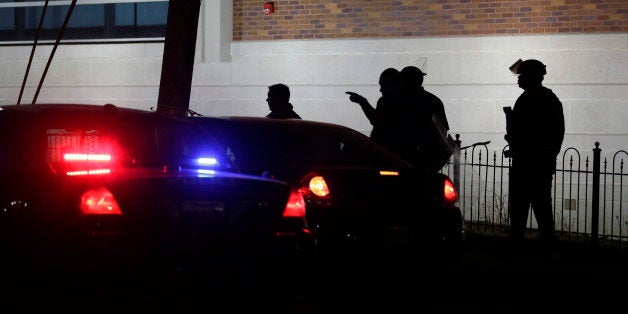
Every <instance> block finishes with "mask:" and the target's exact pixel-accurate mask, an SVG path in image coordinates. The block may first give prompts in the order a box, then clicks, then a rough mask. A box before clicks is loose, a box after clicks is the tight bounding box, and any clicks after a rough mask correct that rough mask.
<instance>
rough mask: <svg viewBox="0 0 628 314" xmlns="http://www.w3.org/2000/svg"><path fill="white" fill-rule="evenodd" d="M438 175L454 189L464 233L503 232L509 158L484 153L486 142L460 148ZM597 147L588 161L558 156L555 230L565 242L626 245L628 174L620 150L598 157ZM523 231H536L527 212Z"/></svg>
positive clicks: (571, 154) (573, 153)
mask: <svg viewBox="0 0 628 314" xmlns="http://www.w3.org/2000/svg"><path fill="white" fill-rule="evenodd" d="M456 143H457V145H458V149H457V150H455V152H454V155H453V156H452V158H451V160H450V162H449V163H448V164H446V165H445V166H444V167H443V169H442V170H441V172H443V173H446V174H447V175H449V176H450V177H451V178H452V179H453V180H454V183H455V185H456V187H457V188H458V193H459V196H460V201H459V206H460V208H461V210H462V213H463V217H464V219H465V222H466V225H467V228H468V229H470V230H472V231H479V232H488V233H500V234H501V233H506V232H507V231H508V228H509V216H508V177H509V169H510V166H511V159H510V158H508V157H505V156H504V151H505V150H506V149H507V148H508V146H507V145H506V146H505V147H504V148H503V149H501V151H496V150H493V151H491V150H489V148H488V146H487V145H488V144H489V142H480V143H475V144H472V145H469V146H464V147H461V141H460V136H459V135H456ZM601 152H602V149H601V148H600V144H599V143H598V142H596V143H595V148H593V150H592V157H591V158H590V157H589V156H586V157H584V160H583V156H581V153H580V152H579V151H578V150H577V149H575V148H573V147H569V148H567V149H565V150H564V151H563V153H562V154H561V155H559V158H558V161H557V167H556V173H555V174H554V180H553V184H552V202H553V209H554V220H555V224H556V231H557V233H558V234H559V236H561V238H563V239H566V240H568V241H591V242H592V243H593V244H597V243H598V241H617V242H619V243H620V244H627V243H628V187H626V186H624V184H625V182H626V181H628V173H625V172H624V160H626V159H628V152H626V151H625V150H620V151H617V152H615V153H614V154H612V155H611V156H609V157H605V158H604V159H603V160H602V158H601ZM529 217H530V218H529V221H528V228H529V229H530V230H536V228H537V225H536V219H535V217H534V213H533V212H532V211H531V212H530V216H529Z"/></svg>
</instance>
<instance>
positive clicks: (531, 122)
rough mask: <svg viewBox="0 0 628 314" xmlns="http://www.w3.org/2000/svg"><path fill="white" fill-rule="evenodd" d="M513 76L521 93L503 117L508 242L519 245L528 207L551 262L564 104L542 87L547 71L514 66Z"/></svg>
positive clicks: (534, 64) (532, 64) (532, 63)
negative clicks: (507, 162)
mask: <svg viewBox="0 0 628 314" xmlns="http://www.w3.org/2000/svg"><path fill="white" fill-rule="evenodd" d="M511 71H512V72H513V73H515V74H516V75H518V84H519V87H520V88H521V89H523V90H524V91H523V93H522V94H521V95H520V96H519V98H517V101H516V102H515V105H514V107H513V108H512V110H508V108H509V107H506V108H504V111H505V112H506V115H507V125H506V136H505V138H506V140H507V141H508V144H509V156H510V157H511V158H512V167H511V168H510V207H509V212H510V226H511V230H510V236H511V240H512V242H513V245H514V246H515V248H518V247H519V246H520V245H521V244H522V241H523V237H524V234H525V231H526V225H527V220H528V213H529V210H530V205H531V206H532V209H533V210H534V216H535V217H536V221H537V224H538V229H539V235H540V240H541V243H542V245H543V249H544V253H547V254H548V255H547V256H550V257H555V256H556V253H557V252H556V249H557V245H558V240H557V237H556V235H555V226H554V215H553V210H552V196H551V188H552V177H553V175H554V173H555V171H556V158H557V156H558V153H559V152H560V149H561V145H562V142H563V138H564V134H565V119H564V116H563V107H562V103H561V102H560V100H559V99H558V97H557V96H556V95H555V94H554V92H552V90H551V89H548V88H546V87H544V86H542V82H543V78H544V75H545V74H546V70H545V65H544V64H543V63H541V62H540V61H538V60H534V59H530V60H525V61H521V60H518V61H517V63H515V64H514V65H513V66H511Z"/></svg>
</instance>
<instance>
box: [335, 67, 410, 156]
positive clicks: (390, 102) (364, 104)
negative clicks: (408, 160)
mask: <svg viewBox="0 0 628 314" xmlns="http://www.w3.org/2000/svg"><path fill="white" fill-rule="evenodd" d="M400 79H401V77H400V74H399V70H397V69H395V68H387V69H385V70H384V71H382V73H381V74H380V76H379V91H380V92H381V94H382V95H381V97H380V98H379V99H378V100H377V105H376V106H375V108H373V106H372V105H371V104H370V103H369V102H368V100H367V99H366V98H364V97H363V96H362V95H359V94H357V93H354V92H346V93H347V94H348V95H349V100H350V101H352V102H354V103H357V104H359V105H360V108H362V111H364V114H365V115H366V118H367V119H368V120H369V122H370V123H371V125H372V126H373V129H372V130H371V135H370V137H371V139H372V140H373V141H375V142H377V143H379V144H380V145H382V146H384V147H386V148H388V149H390V150H391V151H393V152H395V153H397V155H399V156H400V157H402V158H405V157H406V156H404V149H403V148H402V146H403V143H404V137H405V136H404V134H403V132H402V128H401V122H400V117H401V116H402V113H401V111H400V107H399V105H400V94H399V93H400V87H401V80H400Z"/></svg>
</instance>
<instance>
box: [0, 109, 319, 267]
mask: <svg viewBox="0 0 628 314" xmlns="http://www.w3.org/2000/svg"><path fill="white" fill-rule="evenodd" d="M0 132H1V133H2V136H1V137H0V178H1V180H0V209H1V211H0V233H1V234H0V235H1V243H0V244H2V246H3V249H5V252H7V254H6V255H5V256H8V257H9V258H11V257H16V258H18V259H19V258H20V257H24V258H27V259H28V258H30V257H32V258H31V260H32V261H33V262H38V260H39V261H41V256H48V254H54V255H55V256H61V257H63V256H72V257H76V256H78V255H79V254H84V255H88V256H89V255H92V254H99V256H102V257H108V256H120V257H121V258H124V259H128V260H133V259H134V258H140V259H142V258H151V256H156V257H159V258H163V259H165V258H166V256H165V255H168V254H174V253H172V252H176V251H177V250H181V251H183V250H188V249H191V248H198V249H201V248H210V249H227V250H230V251H233V252H247V250H250V252H251V253H252V254H257V253H260V254H263V253H266V252H268V253H278V254H282V253H284V252H285V253H289V252H292V251H300V250H307V249H311V247H312V246H313V245H314V244H315V242H314V241H315V239H314V238H313V236H312V235H311V233H310V232H309V230H308V229H307V226H306V223H305V208H304V206H303V200H302V198H300V197H301V194H300V193H298V192H297V191H296V190H294V189H291V187H290V186H289V185H287V184H285V183H284V182H280V181H278V180H272V179H267V178H262V177H260V176H251V175H246V174H241V173H238V172H237V171H236V168H235V167H233V165H232V164H231V161H230V160H229V159H228V158H227V156H226V155H225V154H224V151H223V150H222V149H218V148H219V145H218V144H216V143H215V142H213V141H212V139H211V138H210V137H208V136H206V135H205V134H203V132H199V130H198V126H195V125H193V124H192V123H190V122H189V121H186V120H185V119H184V118H177V117H173V116H166V115H162V114H158V113H155V112H150V111H143V110H135V109H128V108H119V107H116V106H114V105H104V106H101V105H83V104H37V105H7V106H0ZM275 250H276V251H275ZM113 251H115V253H113ZM41 254H44V255H41ZM39 263H40V262H39Z"/></svg>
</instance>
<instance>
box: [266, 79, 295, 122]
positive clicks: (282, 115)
mask: <svg viewBox="0 0 628 314" xmlns="http://www.w3.org/2000/svg"><path fill="white" fill-rule="evenodd" d="M266 102H267V103H268V108H269V109H270V113H269V114H268V115H266V117H268V118H275V119H301V116H299V115H298V114H297V113H296V112H295V111H294V110H293V106H292V104H291V103H290V88H288V86H286V85H284V84H274V85H271V86H268V97H267V98H266Z"/></svg>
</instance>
